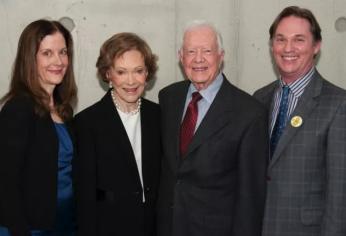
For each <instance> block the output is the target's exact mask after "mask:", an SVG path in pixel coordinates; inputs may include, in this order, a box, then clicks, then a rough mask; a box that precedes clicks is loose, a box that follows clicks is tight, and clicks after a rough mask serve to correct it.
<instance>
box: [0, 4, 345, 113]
mask: <svg viewBox="0 0 346 236" xmlns="http://www.w3.org/2000/svg"><path fill="white" fill-rule="evenodd" d="M288 5H299V6H303V7H307V8H309V9H311V10H312V11H313V12H314V14H315V15H316V17H317V19H318V20H319V23H320V25H321V27H322V36H323V44H322V53H321V57H320V59H319V61H318V69H319V70H320V72H321V73H322V74H323V75H324V76H325V77H326V78H327V79H328V80H330V81H332V82H333V83H335V84H337V85H339V86H341V87H343V88H346V59H345V57H346V49H345V42H346V32H345V30H346V18H342V17H346V0H296V1H289V0H264V1H254V0H214V1H210V0H97V1H95V0H75V1H73V0H55V1H54V0H53V1H47V0H25V1H22V0H0V19H1V20H0V42H1V50H0V58H1V70H0V96H2V95H3V94H4V93H5V92H6V91H7V89H8V83H9V78H10V73H11V67H12V63H13V60H14V56H15V53H16V48H17V42H18V38H19V35H20V33H21V31H22V30H23V28H24V27H25V26H26V25H27V24H28V23H30V22H31V21H34V20H36V19H39V18H50V19H54V20H59V19H62V18H63V19H67V21H66V22H67V23H73V24H74V25H75V26H74V29H73V30H72V35H73V38H74V42H75V55H76V57H75V61H74V66H75V71H76V78H77V83H78V88H79V104H78V107H77V111H79V110H81V109H83V108H85V107H86V106H89V105H91V104H92V103H94V102H95V101H97V100H98V99H100V97H101V96H102V95H103V94H104V89H103V87H105V86H104V84H102V83H100V82H99V81H98V80H97V78H96V68H95V62H96V58H97V56H98V53H99V48H100V46H101V44H102V43H103V42H104V41H105V40H106V39H107V38H109V37H110V36H111V35H113V34H115V33H118V32H123V31H132V32H135V33H137V34H139V35H140V36H142V37H143V38H144V39H145V40H146V41H147V42H148V43H149V45H150V46H151V48H152V49H153V51H154V52H155V53H156V54H157V55H158V56H159V71H158V76H157V80H156V81H155V83H154V84H153V86H152V88H151V89H150V90H149V91H147V93H146V97H147V98H149V99H151V100H154V101H157V94H158V91H159V90H160V89H161V88H162V87H164V86H166V85H168V84H170V83H172V82H174V81H178V80H181V79H183V76H182V73H181V71H180V69H179V66H178V59H177V50H178V48H179V45H180V38H181V29H182V28H183V26H184V24H185V23H186V22H187V21H190V20H193V19H206V20H209V21H212V22H214V23H215V25H216V26H217V27H218V28H219V30H220V31H221V33H222V35H223V40H224V46H225V50H226V56H225V67H224V71H225V73H226V75H227V77H228V79H229V80H230V81H231V82H232V83H234V84H235V85H237V86H238V87H240V88H242V89H244V90H245V91H247V92H249V93H252V92H253V91H254V90H256V89H257V88H259V87H261V86H263V85H265V84H267V83H268V82H270V81H272V80H274V79H275V72H274V69H273V65H272V61H271V57H270V51H269V47H268V36H269V34H268V28H269V26H270V24H271V22H272V21H273V19H274V18H275V16H276V15H277V14H278V13H279V12H280V11H281V10H282V8H284V7H286V6H288ZM64 17H65V18H64ZM69 20H71V21H69Z"/></svg>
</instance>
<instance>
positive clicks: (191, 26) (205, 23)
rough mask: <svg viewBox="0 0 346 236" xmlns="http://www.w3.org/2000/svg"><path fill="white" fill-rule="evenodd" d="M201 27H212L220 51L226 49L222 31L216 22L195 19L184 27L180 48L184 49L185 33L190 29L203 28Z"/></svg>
mask: <svg viewBox="0 0 346 236" xmlns="http://www.w3.org/2000/svg"><path fill="white" fill-rule="evenodd" d="M201 27H207V28H209V29H211V30H212V31H213V32H214V33H215V36H216V41H217V46H218V49H219V52H222V51H224V48H223V43H222V36H221V33H220V32H219V31H218V30H217V29H216V27H215V25H214V24H212V23H211V22H208V21H206V20H193V21H191V22H189V23H187V24H186V26H185V27H184V29H183V35H182V37H181V42H180V48H179V49H180V50H182V49H183V44H184V37H185V34H186V33H187V32H189V31H192V30H194V29H197V28H201Z"/></svg>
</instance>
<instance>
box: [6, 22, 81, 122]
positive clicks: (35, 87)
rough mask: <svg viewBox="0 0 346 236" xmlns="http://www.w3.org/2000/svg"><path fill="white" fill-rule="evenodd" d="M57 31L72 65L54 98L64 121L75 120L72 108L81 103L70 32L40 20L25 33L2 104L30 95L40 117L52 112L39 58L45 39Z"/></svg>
mask: <svg viewBox="0 0 346 236" xmlns="http://www.w3.org/2000/svg"><path fill="white" fill-rule="evenodd" d="M56 32H59V33H61V34H62V35H63V37H64V39H65V43H66V47H67V55H68V59H69V64H68V67H67V69H66V73H65V76H64V78H63V81H62V82H61V83H60V84H59V85H57V86H56V87H55V89H54V92H53V99H54V103H55V109H56V111H57V113H58V114H59V116H60V117H61V118H62V119H63V120H64V121H66V120H69V119H71V118H72V116H73V108H72V107H73V106H74V105H75V102H76V100H77V86H76V83H75V77H74V71H73V41H72V36H71V34H70V32H69V31H68V30H67V29H66V28H65V27H64V26H63V25H62V24H61V23H60V22H58V21H49V20H43V19H42V20H37V21H34V22H32V23H30V24H29V25H28V26H26V28H25V29H24V30H23V32H22V34H21V35H20V38H19V42H18V49H17V55H16V58H15V61H14V64H13V68H12V75H11V82H10V88H9V91H8V92H7V94H5V96H4V97H2V98H1V100H0V103H1V104H3V103H5V102H6V101H8V100H9V99H12V98H14V97H17V96H27V97H30V98H32V99H33V101H34V103H35V113H36V114H38V115H39V116H44V115H47V114H49V113H50V111H51V109H50V107H49V95H48V93H47V92H46V91H45V90H44V89H43V88H42V87H41V84H40V82H39V79H38V78H39V74H38V69H37V61H36V55H37V52H38V50H39V47H40V44H41V42H42V40H43V39H44V38H45V37H46V36H47V35H52V34H54V33H56Z"/></svg>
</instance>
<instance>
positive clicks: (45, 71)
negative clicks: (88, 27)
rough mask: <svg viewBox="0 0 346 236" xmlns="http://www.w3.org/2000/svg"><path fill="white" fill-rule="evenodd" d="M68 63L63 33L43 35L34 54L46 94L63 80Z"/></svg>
mask: <svg viewBox="0 0 346 236" xmlns="http://www.w3.org/2000/svg"><path fill="white" fill-rule="evenodd" d="M68 63H69V62H68V53H67V47H66V43H65V39H64V37H63V35H62V34H61V33H59V32H56V33H54V34H52V35H47V36H46V37H44V38H43V40H42V41H41V43H40V46H39V49H38V51H37V54H36V64H37V71H38V75H39V81H40V84H41V86H42V88H43V89H44V90H45V91H46V92H48V94H52V92H53V90H54V88H55V86H56V85H58V84H60V83H61V82H62V81H63V79H64V76H65V73H66V69H67V67H68Z"/></svg>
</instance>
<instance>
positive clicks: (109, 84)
mask: <svg viewBox="0 0 346 236" xmlns="http://www.w3.org/2000/svg"><path fill="white" fill-rule="evenodd" d="M108 86H109V88H110V89H112V88H113V84H112V81H109V83H108Z"/></svg>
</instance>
